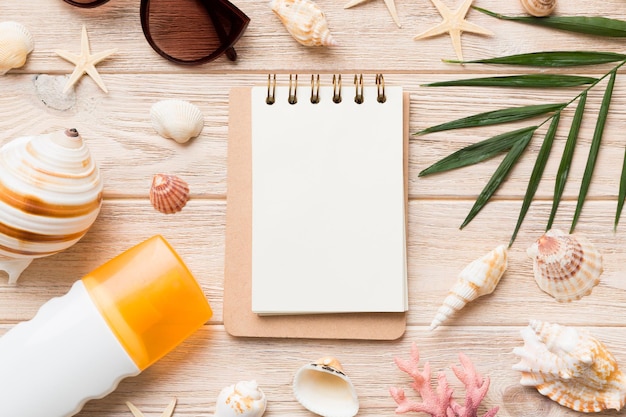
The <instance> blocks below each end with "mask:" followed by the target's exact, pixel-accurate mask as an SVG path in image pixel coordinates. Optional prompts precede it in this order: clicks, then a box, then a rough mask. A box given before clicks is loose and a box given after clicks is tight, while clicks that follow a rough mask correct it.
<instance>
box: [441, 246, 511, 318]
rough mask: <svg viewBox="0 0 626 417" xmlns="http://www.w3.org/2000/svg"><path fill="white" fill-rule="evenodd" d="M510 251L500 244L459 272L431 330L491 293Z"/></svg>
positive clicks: (503, 269) (504, 269)
mask: <svg viewBox="0 0 626 417" xmlns="http://www.w3.org/2000/svg"><path fill="white" fill-rule="evenodd" d="M507 258H508V252H507V248H506V246H505V245H500V246H498V247H497V248H495V249H494V250H492V251H491V252H489V253H488V254H486V255H485V256H483V257H481V258H479V259H476V260H475V261H473V262H471V263H470V264H468V265H467V266H466V267H465V268H464V269H463V270H462V271H461V273H459V278H458V280H457V282H456V284H454V286H453V287H452V288H451V289H450V292H449V293H448V296H447V297H446V298H445V300H444V301H443V304H442V305H441V307H439V310H437V314H436V315H435V318H434V319H433V321H432V323H430V330H434V329H436V328H437V327H438V326H439V325H440V324H441V323H443V322H444V321H446V320H447V319H448V318H449V317H450V316H451V315H452V314H453V313H454V312H456V311H459V310H460V309H462V308H463V307H465V305H466V304H467V303H469V302H470V301H472V300H475V299H476V298H478V297H480V296H483V295H486V294H491V293H492V292H493V291H494V290H495V289H496V285H498V282H500V278H501V277H502V275H503V274H504V271H506V268H507Z"/></svg>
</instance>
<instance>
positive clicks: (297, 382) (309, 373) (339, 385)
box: [293, 357, 359, 417]
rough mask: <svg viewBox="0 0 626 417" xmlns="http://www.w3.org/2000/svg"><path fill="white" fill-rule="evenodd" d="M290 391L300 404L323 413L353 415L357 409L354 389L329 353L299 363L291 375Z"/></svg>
mask: <svg viewBox="0 0 626 417" xmlns="http://www.w3.org/2000/svg"><path fill="white" fill-rule="evenodd" d="M293 393H294V396H295V397H296V400H298V402H299V403H300V404H302V406H303V407H304V408H306V409H307V410H309V411H312V412H313V413H315V414H319V415H320V416H323V417H353V416H355V415H356V413H357V412H358V411H359V399H358V397H357V394H356V390H355V389H354V386H353V385H352V382H351V381H350V378H348V376H347V375H346V374H345V373H344V371H343V368H342V366H341V364H340V363H339V361H338V360H337V359H336V358H333V357H324V358H321V359H318V360H317V361H315V362H313V363H309V364H306V365H304V366H303V367H301V368H300V369H299V370H298V372H296V375H295V376H294V379H293Z"/></svg>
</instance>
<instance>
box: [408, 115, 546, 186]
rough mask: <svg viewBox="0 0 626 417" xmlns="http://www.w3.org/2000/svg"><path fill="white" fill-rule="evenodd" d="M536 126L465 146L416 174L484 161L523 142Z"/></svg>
mask: <svg viewBox="0 0 626 417" xmlns="http://www.w3.org/2000/svg"><path fill="white" fill-rule="evenodd" d="M536 129H537V126H531V127H525V128H522V129H518V130H514V131H512V132H506V133H503V134H500V135H496V136H493V137H491V138H489V139H485V140H483V141H480V142H477V143H474V144H472V145H469V146H466V147H465V148H463V149H459V150H458V151H456V152H454V153H452V154H450V155H448V156H447V157H445V158H443V159H441V160H439V161H438V162H435V163H434V164H432V165H431V166H429V167H428V168H426V169H424V170H423V171H422V172H420V173H419V174H418V176H420V177H424V176H426V175H430V174H435V173H438V172H445V171H450V170H453V169H457V168H462V167H465V166H468V165H474V164H477V163H479V162H482V161H485V160H487V159H489V158H492V157H494V156H495V155H497V154H499V153H501V152H504V151H507V150H509V149H511V148H512V147H513V146H514V145H515V144H516V143H518V142H520V141H523V140H524V138H525V137H526V135H527V134H528V132H529V131H532V132H534V131H535V130H536Z"/></svg>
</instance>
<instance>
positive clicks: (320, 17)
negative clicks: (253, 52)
mask: <svg viewBox="0 0 626 417" xmlns="http://www.w3.org/2000/svg"><path fill="white" fill-rule="evenodd" d="M270 7H271V9H272V11H273V12H274V13H276V15H277V16H278V17H279V18H280V20H281V21H282V22H283V25H285V28H286V29H287V31H288V32H289V33H290V34H291V36H293V38H294V39H295V40H296V41H298V42H299V43H300V44H302V45H305V46H335V45H337V42H336V41H335V39H333V37H332V35H331V34H330V30H329V29H328V22H327V21H326V16H324V12H322V10H321V9H320V8H319V7H318V5H317V4H315V3H314V2H313V1H311V0H271V1H270Z"/></svg>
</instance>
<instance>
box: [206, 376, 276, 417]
mask: <svg viewBox="0 0 626 417" xmlns="http://www.w3.org/2000/svg"><path fill="white" fill-rule="evenodd" d="M266 406H267V399H266V397H265V393H263V391H262V390H261V389H260V388H259V385H258V384H257V382H256V381H240V382H238V383H237V384H234V385H229V386H227V387H225V388H224V389H222V391H221V392H220V394H219V395H218V396H217V401H216V404H215V417H261V416H262V415H263V413H264V412H265V407H266Z"/></svg>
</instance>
